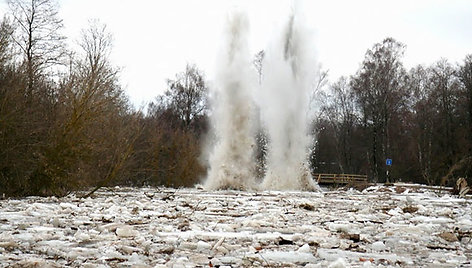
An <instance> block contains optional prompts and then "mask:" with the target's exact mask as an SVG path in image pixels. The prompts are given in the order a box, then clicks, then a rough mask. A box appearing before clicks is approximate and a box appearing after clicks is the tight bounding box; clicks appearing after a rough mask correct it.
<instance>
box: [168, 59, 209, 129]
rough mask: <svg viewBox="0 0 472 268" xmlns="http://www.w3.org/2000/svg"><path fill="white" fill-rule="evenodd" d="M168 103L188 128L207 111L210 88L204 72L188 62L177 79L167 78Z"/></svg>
mask: <svg viewBox="0 0 472 268" xmlns="http://www.w3.org/2000/svg"><path fill="white" fill-rule="evenodd" d="M167 84H168V86H169V88H168V89H167V90H166V92H165V99H166V102H167V103H166V104H167V105H168V107H169V108H171V109H172V110H173V111H174V112H175V113H177V114H178V116H179V118H180V119H181V120H182V122H183V124H184V126H185V127H186V128H188V127H190V125H191V124H192V122H194V120H195V119H196V118H197V117H198V116H200V115H203V114H204V113H205V110H206V107H207V92H208V88H207V85H206V83H205V79H204V76H203V73H202V72H201V71H200V70H199V69H198V68H197V67H196V66H195V65H194V64H187V65H186V67H185V71H183V72H181V73H178V74H177V75H176V77H175V79H173V80H172V79H169V80H167Z"/></svg>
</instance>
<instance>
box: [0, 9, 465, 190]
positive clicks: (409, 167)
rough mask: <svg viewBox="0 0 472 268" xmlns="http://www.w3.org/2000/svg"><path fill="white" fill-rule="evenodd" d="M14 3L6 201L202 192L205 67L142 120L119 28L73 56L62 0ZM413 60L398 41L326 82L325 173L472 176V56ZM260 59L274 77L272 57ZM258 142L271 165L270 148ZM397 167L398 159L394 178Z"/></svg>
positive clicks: (0, 95)
mask: <svg viewBox="0 0 472 268" xmlns="http://www.w3.org/2000/svg"><path fill="white" fill-rule="evenodd" d="M8 4H9V7H10V11H9V13H8V14H7V15H6V16H5V17H4V18H3V19H2V21H1V23H0V195H7V196H25V195H56V196H62V195H65V194H68V193H69V192H71V191H75V190H78V189H87V188H90V187H101V186H110V185H132V186H141V185H156V186H157V185H165V186H173V187H179V186H192V185H194V184H195V183H198V182H200V180H201V179H202V178H203V177H204V176H205V171H206V167H205V166H204V164H202V163H201V159H200V155H201V150H202V147H203V144H204V141H205V134H206V133H207V132H208V128H209V126H208V121H209V120H208V107H207V98H208V96H207V94H208V89H207V84H206V82H205V78H204V75H203V72H202V71H201V70H199V69H198V68H197V67H196V66H195V65H191V64H189V65H187V66H186V68H185V70H183V71H182V72H181V73H178V74H176V76H175V77H174V78H172V79H169V80H168V81H167V85H168V86H167V89H166V90H165V93H164V94H162V95H160V96H158V97H157V98H156V100H155V101H154V102H152V103H151V104H149V106H148V107H147V111H146V112H143V111H139V110H138V111H137V110H136V109H134V108H133V107H132V105H131V104H130V103H129V100H128V99H127V97H126V95H125V94H124V91H123V88H122V87H121V85H120V82H119V68H117V67H116V66H113V65H112V64H111V62H110V52H111V48H112V37H111V35H110V33H109V32H108V31H107V29H106V26H105V25H102V24H100V23H99V22H92V23H91V24H90V26H89V27H88V28H86V29H84V30H83V31H82V37H81V39H80V41H78V46H77V47H78V49H76V50H72V49H70V48H68V46H67V45H66V39H65V37H64V36H62V35H61V29H62V27H63V25H62V20H61V19H60V18H58V15H57V9H58V7H57V5H55V2H54V1H53V0H31V1H23V0H9V1H8ZM404 50H405V46H404V45H403V44H401V43H399V42H397V41H395V40H393V39H391V38H388V39H385V40H384V41H383V42H382V43H379V44H375V45H374V46H373V48H372V49H370V50H368V51H367V53H366V56H365V59H364V61H363V63H362V65H361V67H360V69H359V71H358V72H357V73H356V74H354V75H352V76H351V77H349V78H347V77H345V78H341V79H339V80H338V81H336V82H334V83H327V80H325V81H324V82H325V84H326V86H325V87H327V88H328V90H327V91H325V93H324V94H321V95H320V96H317V97H319V99H320V100H321V101H322V103H323V105H322V106H321V107H320V112H319V115H318V117H317V119H316V120H315V121H314V122H313V131H314V134H315V136H316V143H315V144H314V148H313V150H312V151H313V155H312V157H311V160H312V162H311V164H312V170H313V171H314V172H319V173H327V172H329V173H332V172H336V173H360V174H368V175H369V178H370V180H372V181H380V182H383V181H387V180H388V179H390V180H405V181H413V182H421V183H427V184H440V183H442V184H450V183H451V182H452V181H453V179H454V178H457V177H458V176H467V177H469V178H470V176H471V173H472V172H471V170H470V169H471V167H472V159H471V151H472V56H471V55H469V56H467V57H465V59H464V61H463V62H462V63H461V64H459V65H455V64H452V63H449V62H448V61H447V60H440V61H438V62H437V63H435V64H433V65H432V66H418V67H416V68H413V69H412V70H409V71H407V70H406V69H405V68H404V66H403V64H402V55H403V53H404ZM254 62H255V69H256V70H255V71H257V72H258V73H259V79H262V74H263V72H262V70H263V64H264V61H263V52H262V53H259V54H258V55H256V57H255V61H254ZM324 77H325V78H326V76H324ZM322 85H323V83H322V81H319V83H318V84H317V88H319V87H321V86H322ZM314 91H316V90H315V89H314ZM258 137H263V133H261V134H260V135H258ZM258 141H259V143H260V144H258V146H257V148H258V150H259V152H258V154H257V157H258V163H259V165H263V163H264V161H263V158H264V150H263V148H264V144H263V143H264V141H265V139H263V138H261V139H258ZM386 158H391V159H393V165H392V166H391V167H390V169H389V170H388V171H389V178H387V166H386V165H385V159H386ZM258 171H260V173H263V167H258Z"/></svg>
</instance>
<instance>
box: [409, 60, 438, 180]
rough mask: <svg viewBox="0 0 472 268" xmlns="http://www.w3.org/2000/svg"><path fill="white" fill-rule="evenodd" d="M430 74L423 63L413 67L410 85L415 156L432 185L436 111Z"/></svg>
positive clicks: (422, 174) (424, 176)
mask: <svg viewBox="0 0 472 268" xmlns="http://www.w3.org/2000/svg"><path fill="white" fill-rule="evenodd" d="M429 74H430V73H429V71H428V69H427V68H424V67H423V66H421V65H420V66H417V67H415V68H413V69H411V70H410V73H409V86H410V87H411V91H412V93H413V94H412V98H411V99H412V103H413V104H412V107H411V111H412V113H411V114H412V119H413V120H412V123H411V133H412V134H413V135H412V139H413V142H414V143H415V145H414V152H415V158H416V160H417V163H418V167H419V170H420V173H421V176H422V178H423V180H424V181H425V182H426V183H428V184H430V185H432V184H434V182H435V178H434V177H433V168H434V167H433V159H434V153H433V151H434V150H433V149H434V132H435V120H434V118H435V112H434V105H433V99H432V98H431V88H430V87H429V81H430V80H429V79H430V77H429V76H430V75H429Z"/></svg>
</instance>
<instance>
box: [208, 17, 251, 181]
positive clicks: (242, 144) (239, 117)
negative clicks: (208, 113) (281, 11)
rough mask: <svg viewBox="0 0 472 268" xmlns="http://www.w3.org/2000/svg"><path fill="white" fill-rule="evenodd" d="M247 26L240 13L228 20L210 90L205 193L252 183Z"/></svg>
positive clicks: (245, 18) (249, 64)
mask: <svg viewBox="0 0 472 268" xmlns="http://www.w3.org/2000/svg"><path fill="white" fill-rule="evenodd" d="M248 30H249V23H248V19H247V17H246V15H245V14H244V13H242V12H234V13H233V14H231V15H230V16H229V17H228V23H227V29H226V31H225V44H224V46H223V48H222V51H221V54H220V56H219V59H220V61H219V63H218V73H217V74H216V81H215V85H216V86H215V87H213V88H212V95H213V100H212V107H213V112H212V119H211V120H212V128H213V132H214V135H213V136H214V137H215V139H216V143H215V144H214V147H213V152H212V153H211V154H210V156H209V165H210V167H209V170H208V178H207V180H206V182H205V188H207V189H241V190H243V189H250V188H254V187H255V181H254V177H255V176H254V170H255V160H254V148H255V139H254V126H253V125H254V114H253V113H254V104H253V97H252V92H251V89H253V88H254V82H253V81H256V76H255V74H254V73H253V72H252V69H251V58H252V56H251V54H250V53H249V48H248V44H247V40H248V38H247V35H248Z"/></svg>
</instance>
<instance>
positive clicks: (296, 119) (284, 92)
mask: <svg viewBox="0 0 472 268" xmlns="http://www.w3.org/2000/svg"><path fill="white" fill-rule="evenodd" d="M310 36H311V34H310V33H309V32H306V31H305V29H304V28H303V25H302V24H301V23H300V21H299V20H298V18H297V16H296V14H295V13H293V14H292V15H291V16H290V17H289V20H288V22H287V24H286V26H285V28H284V30H283V32H282V35H281V36H280V37H279V39H278V40H276V42H273V43H272V46H271V47H269V48H268V49H267V52H266V58H265V59H264V78H263V81H262V92H261V95H262V97H261V98H260V106H261V108H262V116H263V120H264V124H265V128H266V130H267V134H268V137H269V146H268V155H267V170H266V175H265V178H264V181H263V183H262V188H263V189H272V190H310V191H314V190H318V189H319V187H318V185H317V184H316V183H315V182H314V181H313V179H312V176H311V173H310V169H309V165H308V151H309V148H310V145H311V143H312V138H311V137H310V135H309V134H308V125H309V118H308V110H309V100H310V91H311V85H312V78H313V76H314V74H315V73H316V65H315V63H316V61H315V59H314V53H313V50H314V47H311V46H310V45H312V44H313V43H312V42H310V41H311V40H309V37H310Z"/></svg>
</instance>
